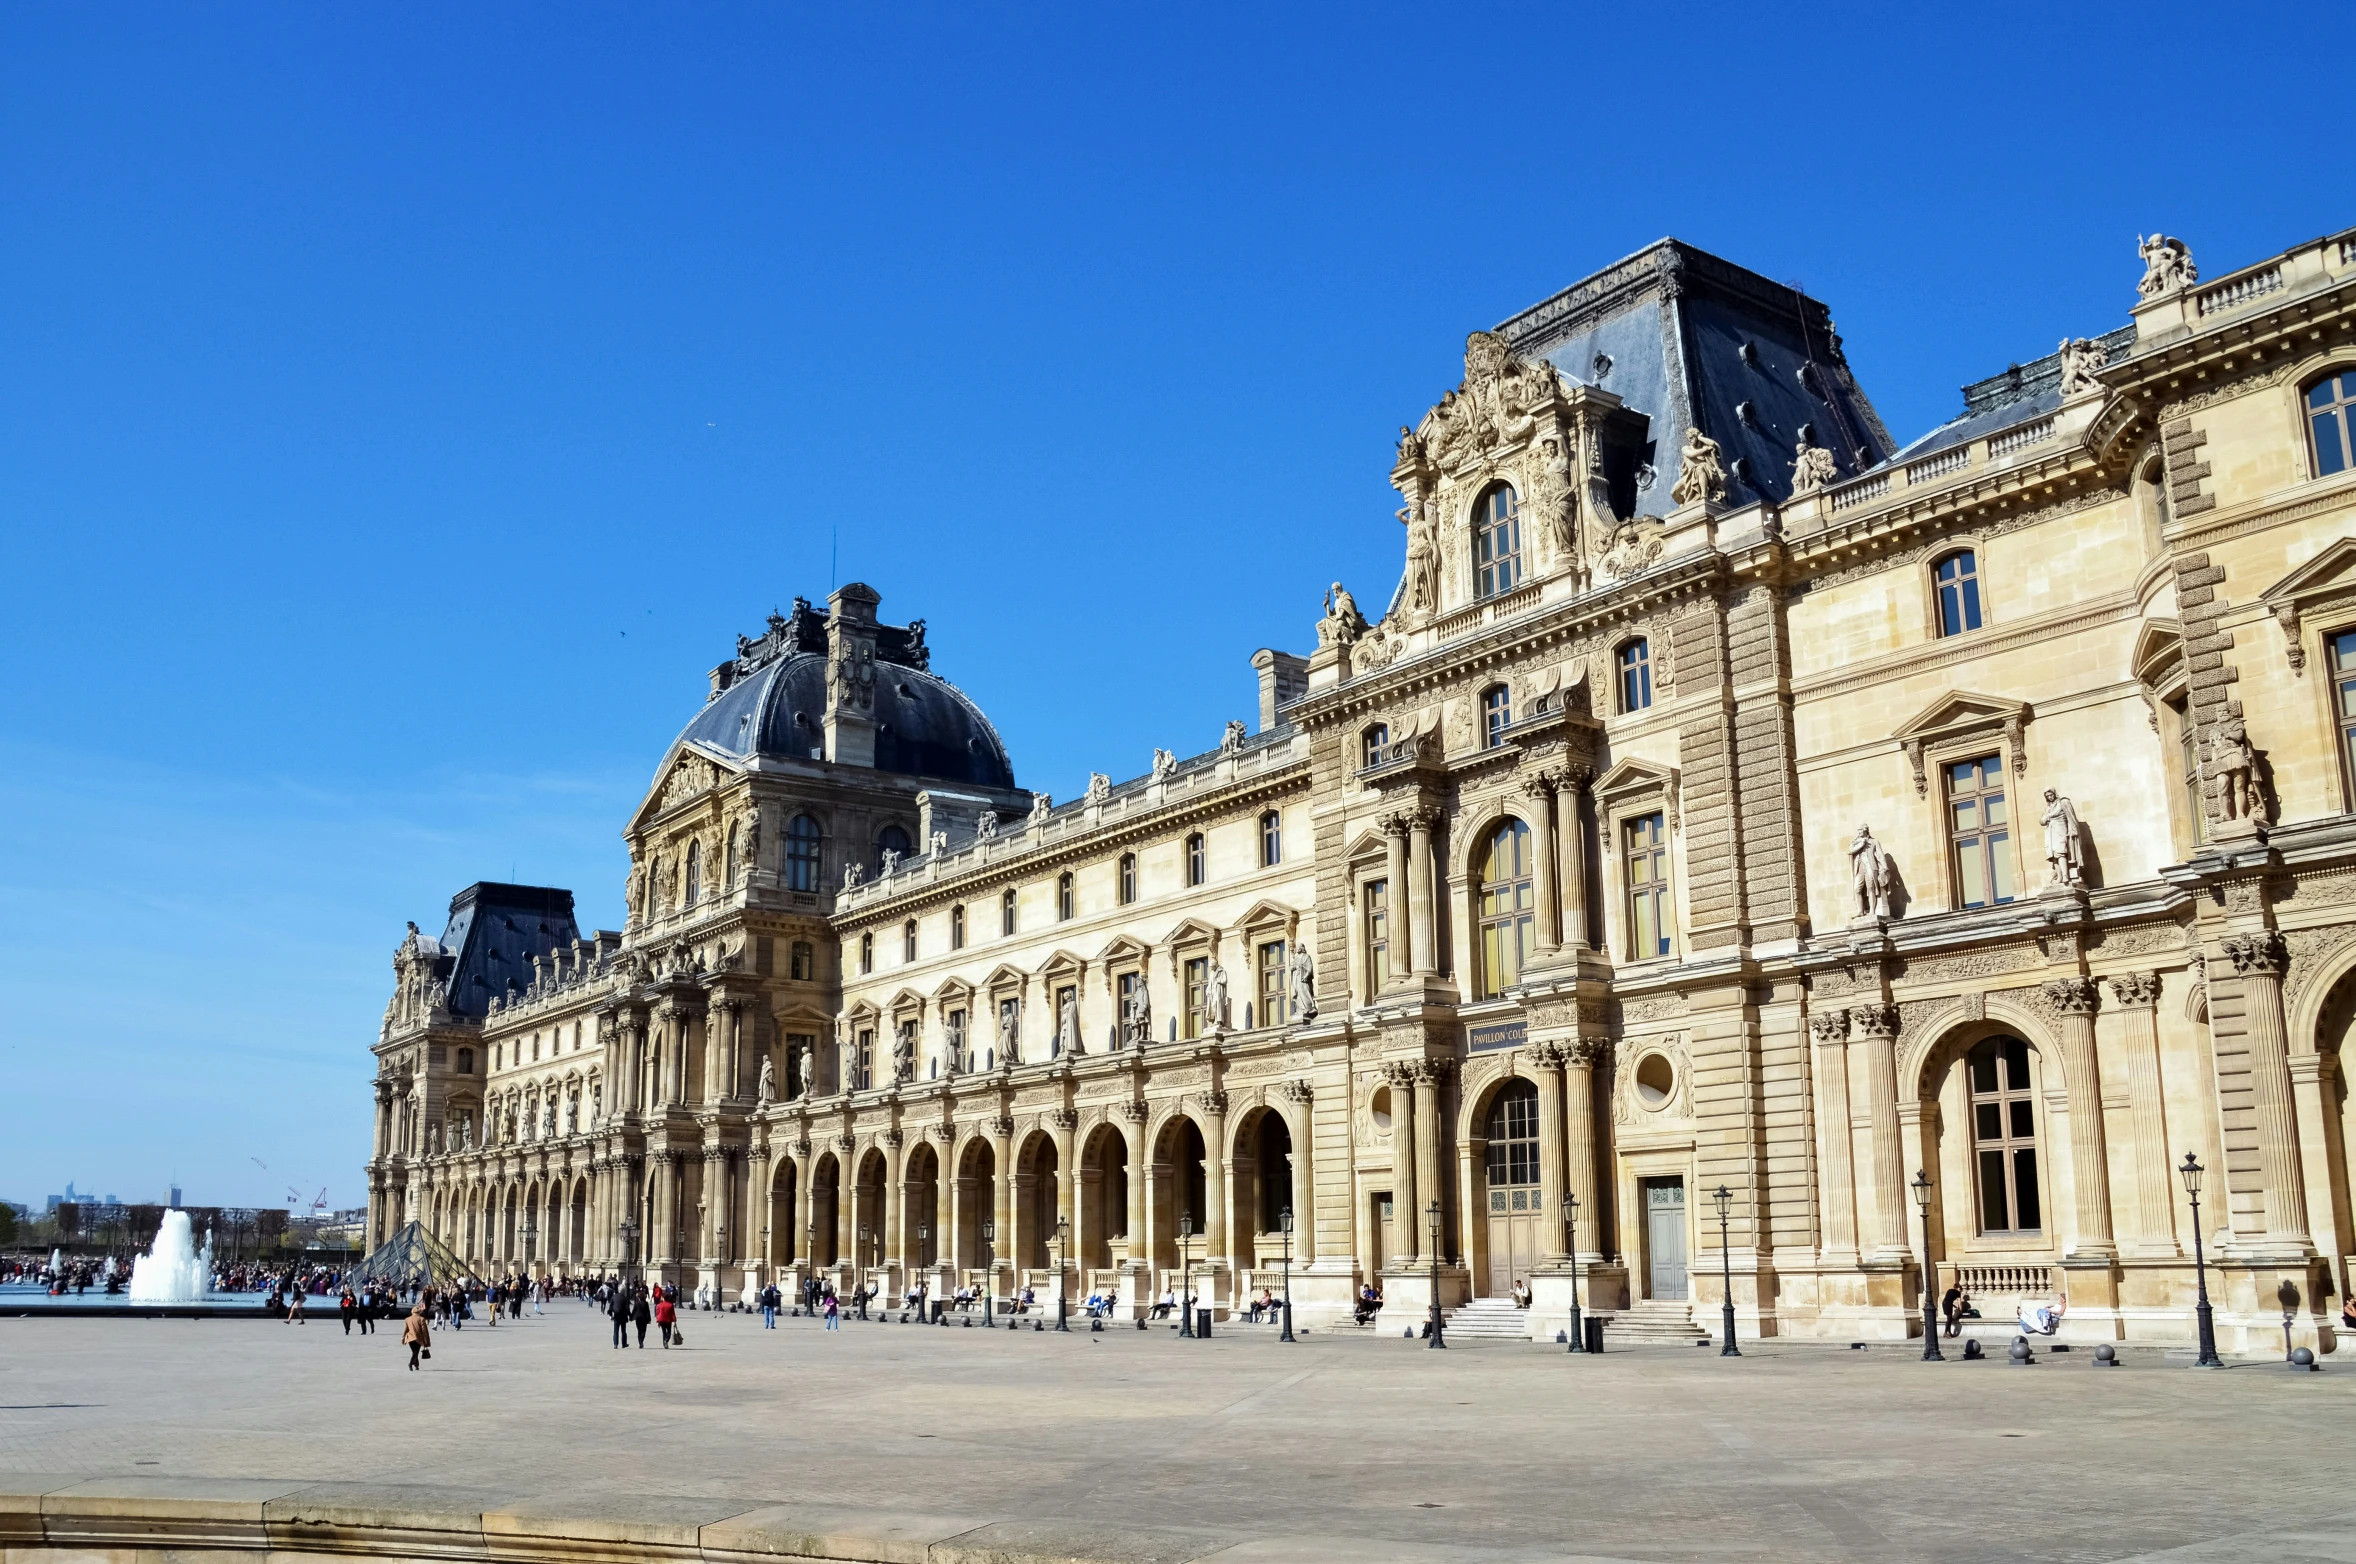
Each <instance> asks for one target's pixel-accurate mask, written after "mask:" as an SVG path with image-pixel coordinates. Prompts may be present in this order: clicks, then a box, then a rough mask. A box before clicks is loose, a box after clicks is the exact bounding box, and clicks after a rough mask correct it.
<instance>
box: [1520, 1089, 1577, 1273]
mask: <svg viewBox="0 0 2356 1564" xmlns="http://www.w3.org/2000/svg"><path fill="white" fill-rule="evenodd" d="M1530 1062H1531V1063H1532V1064H1533V1065H1535V1066H1536V1067H1537V1070H1538V1207H1539V1209H1540V1210H1541V1211H1543V1212H1545V1213H1546V1215H1545V1216H1544V1217H1543V1218H1542V1219H1541V1221H1542V1224H1543V1225H1541V1226H1540V1228H1539V1231H1540V1232H1542V1233H1544V1234H1546V1235H1547V1236H1546V1237H1545V1238H1544V1239H1543V1240H1542V1241H1541V1243H1540V1245H1539V1251H1538V1253H1539V1260H1538V1263H1539V1265H1540V1266H1541V1267H1545V1268H1552V1267H1555V1266H1561V1265H1567V1264H1569V1263H1570V1258H1571V1255H1570V1251H1569V1250H1568V1249H1567V1248H1565V1247H1564V1243H1565V1240H1566V1239H1567V1237H1568V1236H1569V1235H1568V1234H1567V1233H1566V1232H1565V1230H1564V1227H1563V1212H1562V1194H1563V1175H1564V1172H1565V1171H1566V1166H1565V1162H1564V1150H1563V1067H1564V1065H1565V1064H1567V1063H1568V1062H1569V1050H1568V1049H1566V1048H1565V1047H1564V1046H1563V1045H1562V1044H1560V1043H1533V1044H1531V1045H1530ZM1589 1215H1590V1213H1589V1212H1588V1211H1587V1209H1586V1202H1585V1201H1581V1202H1580V1210H1579V1219H1580V1221H1581V1222H1582V1223H1584V1222H1586V1221H1587V1219H1588V1217H1589Z"/></svg>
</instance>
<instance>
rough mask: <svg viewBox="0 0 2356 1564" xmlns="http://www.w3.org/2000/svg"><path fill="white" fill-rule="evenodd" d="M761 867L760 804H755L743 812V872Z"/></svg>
mask: <svg viewBox="0 0 2356 1564" xmlns="http://www.w3.org/2000/svg"><path fill="white" fill-rule="evenodd" d="M759 867H761V806H760V805H759V804H755V805H753V806H752V808H750V809H748V810H746V811H745V812H744V872H745V873H746V874H748V875H749V874H751V873H752V872H753V871H754V870H755V869H758V868H759Z"/></svg>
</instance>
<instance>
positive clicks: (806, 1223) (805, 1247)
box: [794, 1217, 818, 1319]
mask: <svg viewBox="0 0 2356 1564" xmlns="http://www.w3.org/2000/svg"><path fill="white" fill-rule="evenodd" d="M802 1259H803V1260H804V1261H805V1262H806V1263H807V1264H808V1265H809V1267H810V1282H811V1284H812V1285H813V1286H814V1285H815V1284H816V1283H817V1281H818V1222H817V1219H816V1218H814V1217H806V1218H804V1219H803V1221H802ZM802 1304H803V1306H806V1307H807V1308H808V1309H809V1311H810V1316H811V1318H813V1319H815V1318H817V1315H818V1299H817V1298H816V1297H815V1296H814V1295H813V1294H812V1293H811V1292H810V1291H809V1289H808V1288H805V1289H804V1290H803V1293H802ZM801 1312H802V1310H801V1308H798V1307H797V1308H796V1309H795V1310H794V1313H796V1314H799V1313H801Z"/></svg>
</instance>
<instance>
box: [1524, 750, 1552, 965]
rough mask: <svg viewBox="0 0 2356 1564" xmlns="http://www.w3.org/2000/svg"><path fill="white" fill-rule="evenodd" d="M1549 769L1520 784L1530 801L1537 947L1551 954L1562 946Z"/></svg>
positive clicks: (1541, 951)
mask: <svg viewBox="0 0 2356 1564" xmlns="http://www.w3.org/2000/svg"><path fill="white" fill-rule="evenodd" d="M1558 780H1559V778H1558V777H1557V775H1556V773H1554V772H1552V771H1541V772H1539V773H1538V774H1537V775H1536V776H1534V777H1532V778H1530V780H1529V781H1527V782H1525V783H1523V784H1522V794H1523V796H1524V797H1526V798H1528V799H1529V801H1530V857H1531V860H1532V864H1531V868H1532V873H1531V877H1530V890H1531V894H1532V895H1534V896H1535V897H1536V898H1537V901H1538V949H1539V952H1540V953H1541V954H1543V955H1548V956H1551V955H1553V954H1555V953H1556V952H1557V951H1559V950H1561V949H1562V924H1561V922H1560V920H1559V919H1558V918H1557V917H1556V915H1555V905H1554V787H1555V783H1556V782H1557V781H1558Z"/></svg>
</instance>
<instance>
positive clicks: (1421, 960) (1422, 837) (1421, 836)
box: [1407, 808, 1440, 979]
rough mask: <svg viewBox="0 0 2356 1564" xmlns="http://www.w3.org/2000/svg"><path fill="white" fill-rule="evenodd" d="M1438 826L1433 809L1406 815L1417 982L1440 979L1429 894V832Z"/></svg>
mask: <svg viewBox="0 0 2356 1564" xmlns="http://www.w3.org/2000/svg"><path fill="white" fill-rule="evenodd" d="M1439 823H1440V812H1439V811H1438V810H1436V809H1429V808H1419V809H1411V810H1409V811H1408V812H1407V828H1408V833H1409V837H1410V841H1411V845H1412V847H1413V849H1414V850H1413V852H1412V853H1411V854H1410V855H1409V856H1410V857H1412V858H1413V860H1414V862H1413V864H1412V865H1411V866H1410V868H1409V870H1408V874H1409V877H1410V883H1409V886H1408V895H1407V899H1408V912H1409V915H1410V922H1411V923H1412V925H1413V929H1414V936H1413V941H1412V946H1413V950H1414V973H1415V976H1416V977H1418V978H1426V979H1428V978H1435V977H1438V976H1439V975H1440V941H1439V932H1440V930H1439V923H1438V921H1437V919H1435V918H1434V916H1433V906H1434V901H1433V893H1432V828H1433V827H1434V826H1436V825H1438V824H1439Z"/></svg>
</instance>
